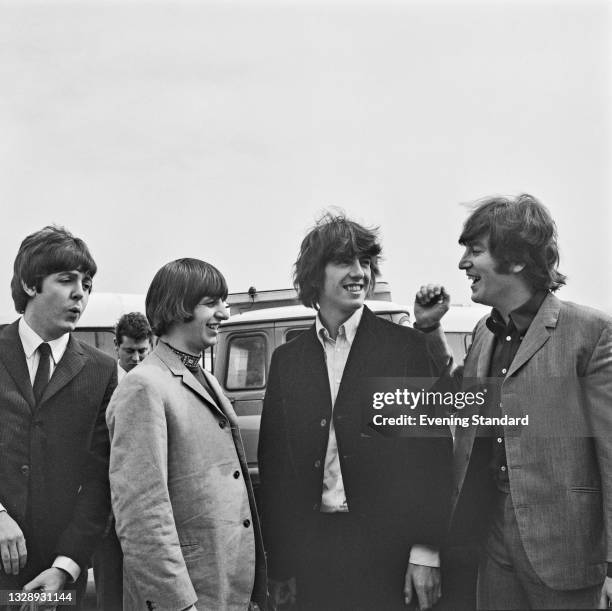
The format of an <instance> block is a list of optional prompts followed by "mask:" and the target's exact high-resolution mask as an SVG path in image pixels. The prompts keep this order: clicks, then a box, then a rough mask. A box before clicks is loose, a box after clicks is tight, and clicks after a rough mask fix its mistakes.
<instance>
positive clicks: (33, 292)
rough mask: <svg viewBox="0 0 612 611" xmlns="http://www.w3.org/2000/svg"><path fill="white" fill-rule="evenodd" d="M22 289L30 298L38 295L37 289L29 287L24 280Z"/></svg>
mask: <svg viewBox="0 0 612 611" xmlns="http://www.w3.org/2000/svg"><path fill="white" fill-rule="evenodd" d="M21 288H22V289H23V291H24V293H25V294H26V295H27V296H28V297H34V295H36V288H35V287H33V286H28V285H27V284H26V283H25V282H24V281H23V280H22V281H21Z"/></svg>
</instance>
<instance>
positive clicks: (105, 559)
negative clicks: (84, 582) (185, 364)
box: [93, 312, 153, 611]
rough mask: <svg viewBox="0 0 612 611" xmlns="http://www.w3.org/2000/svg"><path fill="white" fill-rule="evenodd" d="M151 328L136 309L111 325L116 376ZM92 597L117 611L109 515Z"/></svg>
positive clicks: (119, 575)
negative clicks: (113, 331) (115, 351)
mask: <svg viewBox="0 0 612 611" xmlns="http://www.w3.org/2000/svg"><path fill="white" fill-rule="evenodd" d="M152 340H153V331H151V327H150V325H149V321H148V320H147V317H146V316H145V315H144V314H141V313H140V312H129V313H128V314H124V315H123V316H122V317H121V318H120V319H119V321H118V322H117V324H116V326H115V340H114V341H115V349H116V350H117V358H118V361H117V378H118V380H119V382H120V381H121V380H122V379H123V377H124V376H125V374H126V373H127V372H128V371H130V370H132V369H134V367H136V365H138V364H139V363H140V362H142V361H143V360H144V358H145V357H146V356H147V354H149V352H150V351H151V342H152ZM93 568H94V578H95V582H96V599H97V602H98V609H99V610H100V611H105V610H106V611H109V610H112V611H116V610H117V611H118V610H120V609H122V605H123V554H122V553H121V545H120V544H119V539H118V538H117V533H116V532H115V520H114V519H113V517H112V516H111V517H110V518H109V523H108V526H107V529H106V534H105V536H104V539H103V540H102V542H101V543H100V545H99V547H98V549H97V550H96V552H95V554H94V557H93Z"/></svg>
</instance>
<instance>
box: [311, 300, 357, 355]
mask: <svg viewBox="0 0 612 611" xmlns="http://www.w3.org/2000/svg"><path fill="white" fill-rule="evenodd" d="M362 315H363V306H361V307H360V308H359V309H358V310H355V311H354V312H353V313H352V314H351V316H350V318H348V319H347V320H345V321H344V322H343V323H342V324H341V325H340V327H339V328H338V336H340V335H344V336H345V337H346V341H347V342H348V344H349V346H352V345H353V340H354V339H355V335H356V334H357V328H358V327H359V323H360V322H361V317H362ZM315 329H316V331H317V337H318V338H319V341H320V342H321V343H322V344H323V347H325V343H324V342H325V340H329V341H333V340H332V339H331V337H330V335H329V333H328V332H327V329H326V328H325V326H324V325H323V322H322V321H321V312H317V317H316V318H315Z"/></svg>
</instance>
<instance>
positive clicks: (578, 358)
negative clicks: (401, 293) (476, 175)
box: [416, 195, 612, 609]
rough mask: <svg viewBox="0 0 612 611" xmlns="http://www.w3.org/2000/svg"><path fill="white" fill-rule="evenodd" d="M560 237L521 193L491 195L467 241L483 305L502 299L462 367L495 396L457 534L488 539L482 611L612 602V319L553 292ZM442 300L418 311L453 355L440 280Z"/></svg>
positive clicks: (443, 357) (461, 459)
mask: <svg viewBox="0 0 612 611" xmlns="http://www.w3.org/2000/svg"><path fill="white" fill-rule="evenodd" d="M556 237H557V236H556V227H555V224H554V221H553V220H552V218H551V216H550V214H549V212H548V210H546V208H545V207H544V206H543V205H542V204H541V203H540V202H538V201H537V200H536V199H535V198H533V197H532V196H530V195H521V196H519V197H517V198H505V197H492V198H488V199H486V200H484V201H482V202H480V203H479V205H478V206H477V207H476V208H475V210H474V211H473V213H472V214H471V216H470V217H469V218H468V219H467V221H466V223H465V225H464V227H463V232H462V234H461V237H460V238H459V242H460V244H462V245H464V246H465V252H464V254H463V257H462V258H461V260H460V262H459V268H460V269H462V270H465V272H466V274H467V277H468V279H469V280H470V281H471V290H472V300H473V301H475V302H476V303H482V304H485V305H489V306H491V307H492V308H493V310H492V312H491V315H490V316H489V317H487V318H484V319H483V320H481V321H480V322H479V323H478V324H477V325H476V328H475V329H474V333H473V342H472V345H471V347H470V350H469V352H468V355H467V357H466V360H465V365H464V368H463V373H462V376H463V385H464V388H465V387H467V386H475V385H482V384H486V385H487V388H488V395H489V400H488V401H487V402H486V404H485V405H484V406H483V407H482V408H479V407H478V406H476V405H475V406H474V407H473V408H466V409H465V410H464V413H462V414H461V415H462V416H465V417H467V418H470V419H471V421H472V422H473V420H474V419H477V422H476V424H475V425H472V426H468V427H465V428H463V427H458V428H457V431H456V438H455V467H454V479H455V485H456V488H455V493H456V494H455V497H454V517H453V533H455V534H456V540H458V541H461V542H462V543H463V544H469V543H473V542H474V541H477V540H478V539H479V538H480V539H481V540H482V544H483V554H482V557H481V561H480V566H479V573H478V586H477V599H478V601H477V603H478V607H479V608H481V609H592V608H595V607H598V606H601V608H606V607H607V606H608V605H609V602H610V600H612V578H611V577H610V576H611V575H612V572H611V569H610V567H611V565H610V562H611V561H612V555H611V554H612V478H611V475H610V474H611V473H612V437H611V435H610V432H611V430H612V320H611V319H610V317H609V316H606V315H605V314H603V313H601V312H598V311H596V310H593V309H590V308H587V307H584V306H580V305H576V304H573V303H569V302H563V301H560V300H559V299H557V298H556V297H555V296H554V295H553V292H554V291H556V290H557V289H559V288H560V287H561V286H562V285H563V284H565V276H563V275H562V274H561V273H559V271H558V269H557V266H558V262H559V255H558V249H557V240H556ZM434 296H437V297H438V298H439V299H438V300H437V301H436V300H433V301H436V303H434V305H431V306H423V305H421V306H420V307H418V308H417V309H416V318H417V322H418V323H419V324H420V325H421V326H425V327H429V328H430V329H429V330H430V333H427V334H426V336H427V338H428V343H429V346H430V350H431V354H432V355H433V356H434V358H435V359H436V360H437V361H438V362H439V363H440V364H444V363H446V362H448V357H449V352H448V349H447V348H446V346H445V345H444V341H443V334H442V332H441V329H440V328H439V325H438V324H437V322H438V321H439V320H440V318H441V317H442V315H443V314H444V312H445V311H446V310H447V309H448V300H449V298H448V296H447V295H445V294H444V293H443V292H441V291H440V287H437V286H435V285H430V286H428V287H422V288H421V291H420V292H419V294H418V296H417V299H418V301H419V302H420V303H421V304H425V303H430V302H431V301H432V297H434ZM436 327H437V328H436ZM459 373H460V374H461V372H460V371H459ZM480 417H483V418H486V419H488V420H480ZM511 419H514V420H511ZM606 561H607V562H608V564H607V565H606Z"/></svg>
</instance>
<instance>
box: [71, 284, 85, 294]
mask: <svg viewBox="0 0 612 611" xmlns="http://www.w3.org/2000/svg"><path fill="white" fill-rule="evenodd" d="M84 295H85V289H84V288H83V283H82V282H81V281H80V280H77V281H76V282H75V283H74V287H73V289H72V297H73V298H74V299H83V296H84Z"/></svg>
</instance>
